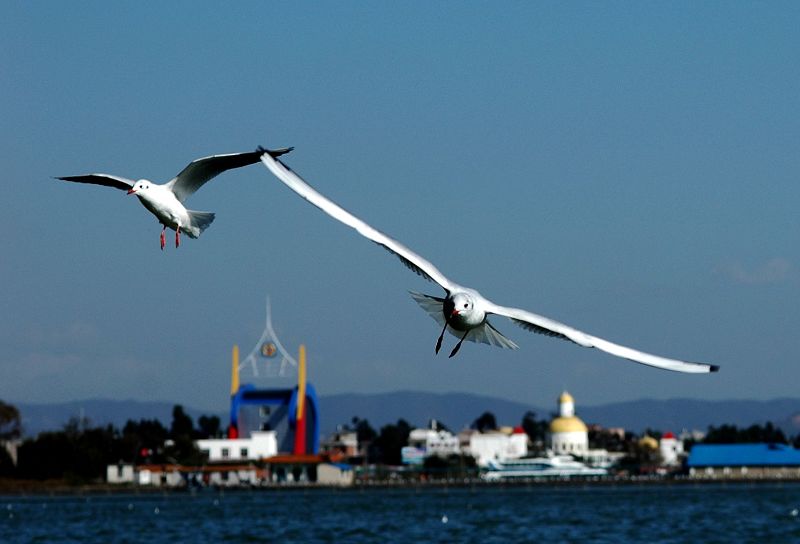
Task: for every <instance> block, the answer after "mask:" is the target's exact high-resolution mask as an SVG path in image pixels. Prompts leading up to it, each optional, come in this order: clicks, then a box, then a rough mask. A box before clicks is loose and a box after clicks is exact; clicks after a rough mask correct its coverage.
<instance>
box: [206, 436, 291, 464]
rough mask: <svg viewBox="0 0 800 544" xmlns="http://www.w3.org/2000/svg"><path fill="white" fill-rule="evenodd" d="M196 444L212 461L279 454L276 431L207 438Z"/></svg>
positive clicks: (262, 457)
mask: <svg viewBox="0 0 800 544" xmlns="http://www.w3.org/2000/svg"><path fill="white" fill-rule="evenodd" d="M195 444H197V449H199V450H200V451H201V452H203V453H204V454H205V455H206V456H207V457H208V461H209V462H210V463H220V462H230V461H257V460H260V459H264V458H267V457H272V456H273V455H277V454H278V440H277V437H276V436H275V431H252V432H251V433H250V438H206V439H203V440H196V441H195Z"/></svg>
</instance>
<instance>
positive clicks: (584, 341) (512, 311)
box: [486, 300, 719, 373]
mask: <svg viewBox="0 0 800 544" xmlns="http://www.w3.org/2000/svg"><path fill="white" fill-rule="evenodd" d="M486 302H487V311H488V312H490V313H493V314H497V315H503V316H505V317H508V318H509V319H511V320H512V321H513V322H514V323H516V324H517V325H519V326H521V327H524V328H526V329H528V330H530V331H533V332H537V333H540V334H546V335H548V336H555V337H558V338H564V339H566V340H571V341H572V342H575V343H576V344H578V345H580V346H584V347H587V348H597V349H599V350H600V351H605V352H606V353H610V354H611V355H616V356H617V357H622V358H623V359H628V360H629V361H634V362H636V363H641V364H643V365H648V366H654V367H656V368H663V369H665V370H674V371H676V372H689V373H704V372H716V371H718V370H719V367H718V366H716V365H710V364H707V363H692V362H687V361H681V360H679V359H670V358H668V357H661V356H660V355H653V354H652V353H645V352H643V351H638V350H635V349H633V348H629V347H626V346H620V345H619V344H615V343H613V342H609V341H608V340H604V339H603V338H598V337H597V336H592V335H591V334H586V333H585V332H582V331H579V330H578V329H574V328H572V327H570V326H569V325H565V324H563V323H559V322H558V321H555V320H553V319H550V318H547V317H544V316H541V315H538V314H535V313H533V312H528V311H526V310H520V309H519V308H507V307H504V306H498V305H496V304H494V303H492V302H490V301H488V300H487V301H486Z"/></svg>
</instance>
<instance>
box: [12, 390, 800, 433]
mask: <svg viewBox="0 0 800 544" xmlns="http://www.w3.org/2000/svg"><path fill="white" fill-rule="evenodd" d="M12 404H14V405H15V406H17V408H18V409H19V410H20V413H21V415H22V424H23V427H24V432H25V435H26V436H34V435H36V434H38V433H39V432H41V431H45V430H58V429H60V428H61V427H63V425H64V424H65V423H66V422H67V421H69V419H70V418H73V417H86V418H88V419H89V420H90V422H91V424H92V425H106V424H112V425H114V426H116V427H117V428H120V429H121V428H122V427H123V426H124V425H125V422H126V421H127V420H129V419H134V420H139V419H158V420H160V421H161V422H162V423H164V425H165V426H169V424H170V422H171V421H172V408H173V406H174V404H173V403H168V402H143V401H136V400H111V399H89V400H84V401H73V402H64V403H53V404H28V403H12ZM576 408H577V415H578V416H579V417H580V418H581V419H583V420H584V421H585V422H586V423H587V424H593V423H597V424H599V425H602V426H603V427H623V428H625V429H626V430H630V431H633V432H637V433H639V432H642V431H643V430H645V429H647V428H651V429H655V430H660V431H667V430H672V431H676V432H677V431H680V430H682V429H689V430H691V429H698V430H702V431H705V430H707V428H708V426H709V425H715V426H719V425H722V424H734V425H737V426H739V427H746V426H749V425H753V424H763V423H766V422H767V421H771V422H772V423H774V424H775V425H776V426H778V427H780V428H782V429H783V430H784V432H786V433H788V434H789V435H795V434H797V433H798V432H800V399H792V398H780V399H773V400H767V401H755V400H726V401H707V400H698V399H670V400H647V399H642V400H636V401H626V402H618V403H611V404H604V405H598V406H583V405H581V404H580V402H578V405H577V407H576ZM184 409H185V411H186V413H187V414H189V416H191V417H192V418H193V419H194V420H195V422H196V421H197V418H198V417H199V416H201V415H218V416H219V417H220V420H221V422H222V425H223V427H224V426H225V425H226V424H227V420H228V413H227V407H225V408H223V409H222V410H220V411H219V412H217V413H216V414H210V413H208V412H207V411H203V410H197V409H194V408H192V407H190V406H184ZM555 409H556V407H555V403H554V405H553V406H552V407H547V408H542V407H537V406H531V405H527V404H524V403H519V402H514V401H509V400H505V399H500V398H495V397H488V396H481V395H473V394H470V393H423V392H414V391H398V392H393V393H374V394H361V393H353V394H337V395H327V396H323V397H321V398H320V411H321V429H322V432H323V434H328V433H330V432H331V431H333V430H334V429H335V428H336V426H337V425H342V424H348V423H350V422H351V420H352V418H353V417H359V418H362V419H366V420H367V421H369V423H370V425H372V427H374V428H375V429H376V430H379V429H380V427H381V426H383V425H386V424H389V423H396V422H397V420H399V419H401V418H402V419H405V420H406V421H408V422H409V423H410V424H412V425H414V426H424V425H427V423H428V422H429V420H431V419H436V420H438V421H440V422H442V423H444V424H445V425H447V426H448V428H450V429H451V430H454V431H458V430H460V429H462V428H464V427H467V426H469V425H470V424H471V423H472V422H473V421H474V420H475V419H476V418H477V417H478V416H480V415H481V414H483V413H484V412H487V411H488V412H492V413H493V414H494V415H495V418H496V420H497V422H498V424H500V425H519V423H520V422H521V421H522V417H523V415H524V414H525V412H527V411H532V412H534V414H536V418H537V419H550V417H551V416H552V413H553V412H555Z"/></svg>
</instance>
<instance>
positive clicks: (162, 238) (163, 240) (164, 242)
mask: <svg viewBox="0 0 800 544" xmlns="http://www.w3.org/2000/svg"><path fill="white" fill-rule="evenodd" d="M165 230H167V226H166V225H164V227H163V228H162V229H161V251H164V246H166V245H167V236H166V235H165V234H164V231H165Z"/></svg>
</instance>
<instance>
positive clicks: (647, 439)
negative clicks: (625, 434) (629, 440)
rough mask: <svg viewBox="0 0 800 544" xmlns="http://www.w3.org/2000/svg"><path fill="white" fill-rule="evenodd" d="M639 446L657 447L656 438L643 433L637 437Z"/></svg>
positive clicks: (643, 447)
mask: <svg viewBox="0 0 800 544" xmlns="http://www.w3.org/2000/svg"><path fill="white" fill-rule="evenodd" d="M639 447H640V448H642V449H648V450H657V449H658V440H656V439H655V438H653V437H652V436H649V435H644V436H643V437H642V438H640V439H639Z"/></svg>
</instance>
